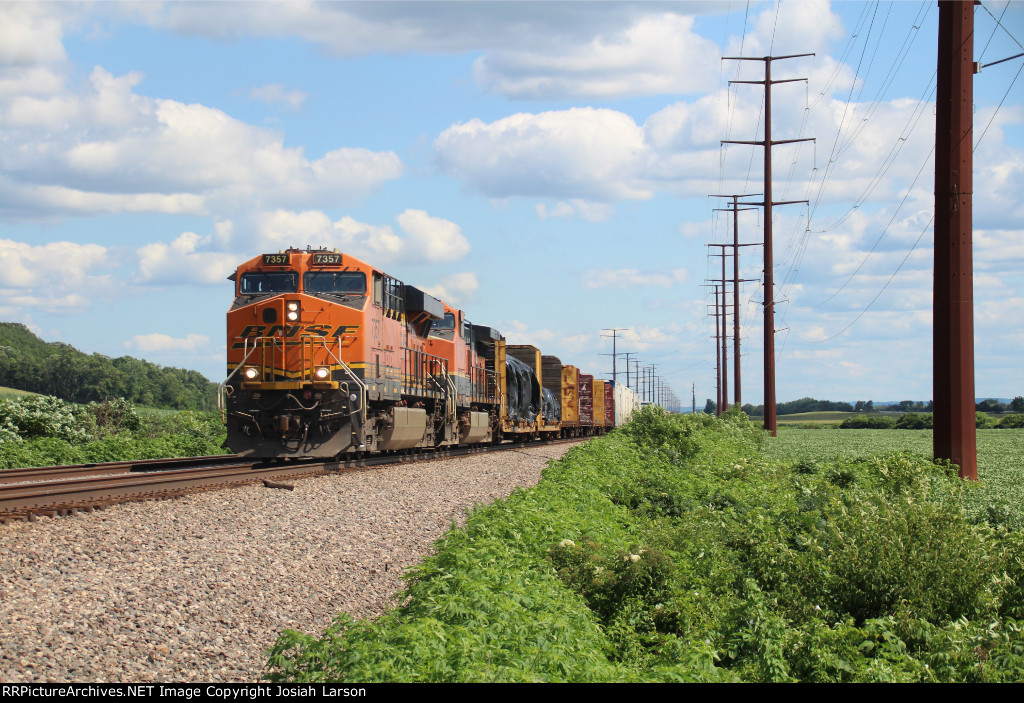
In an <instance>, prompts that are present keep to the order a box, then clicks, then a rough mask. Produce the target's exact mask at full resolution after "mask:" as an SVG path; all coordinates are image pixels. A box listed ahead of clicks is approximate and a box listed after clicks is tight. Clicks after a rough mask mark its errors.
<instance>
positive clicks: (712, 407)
mask: <svg viewBox="0 0 1024 703" xmlns="http://www.w3.org/2000/svg"><path fill="white" fill-rule="evenodd" d="M717 409H718V405H717V403H715V401H713V400H711V399H710V398H708V402H707V403H706V404H705V406H704V412H706V413H708V414H709V415H713V414H714V413H715V411H716V410H717ZM742 409H743V412H745V413H746V414H747V415H749V416H753V417H762V416H763V415H764V406H763V405H751V404H750V403H747V404H745V405H744V406H743V408H742ZM775 409H776V410H775V411H776V413H778V414H779V415H795V414H797V413H815V412H827V411H838V412H847V413H870V412H875V411H881V410H885V411H888V412H901V413H930V412H934V410H935V406H934V403H933V402H932V401H930V400H929V401H928V402H927V403H924V402H921V401H920V400H901V401H900V402H898V403H890V404H888V405H879V406H876V405H875V401H873V400H858V401H857V402H856V403H853V404H850V403H846V402H842V401H838V402H837V401H832V400H818V399H816V398H800V399H799V400H790V401H787V402H785V403H778V404H776V406H775ZM975 410H977V411H978V412H981V413H990V414H998V413H1005V412H1012V413H1024V396H1017V397H1015V398H1014V399H1013V400H1012V401H1010V402H1009V403H1000V402H999V401H998V400H996V399H994V398H988V399H987V400H983V401H981V402H980V403H977V404H976V406H975Z"/></svg>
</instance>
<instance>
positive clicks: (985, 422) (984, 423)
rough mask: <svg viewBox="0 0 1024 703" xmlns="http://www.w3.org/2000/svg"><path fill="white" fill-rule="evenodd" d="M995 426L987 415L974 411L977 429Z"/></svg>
mask: <svg viewBox="0 0 1024 703" xmlns="http://www.w3.org/2000/svg"><path fill="white" fill-rule="evenodd" d="M993 424H994V423H993V422H992V418H991V417H989V416H988V415H986V414H985V413H983V412H981V411H980V410H975V411H974V426H975V427H977V428H979V429H988V428H989V427H992V425H993Z"/></svg>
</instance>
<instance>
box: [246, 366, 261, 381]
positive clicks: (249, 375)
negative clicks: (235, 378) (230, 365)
mask: <svg viewBox="0 0 1024 703" xmlns="http://www.w3.org/2000/svg"><path fill="white" fill-rule="evenodd" d="M242 375H243V376H245V378H246V379H248V380H250V381H255V380H256V379H257V378H259V377H260V371H259V369H257V368H256V367H255V366H246V367H245V368H244V369H243V370H242Z"/></svg>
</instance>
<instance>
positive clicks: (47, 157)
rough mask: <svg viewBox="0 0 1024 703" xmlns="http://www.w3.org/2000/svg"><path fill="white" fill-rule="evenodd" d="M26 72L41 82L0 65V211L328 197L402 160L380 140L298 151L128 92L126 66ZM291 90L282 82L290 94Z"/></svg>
mask: <svg viewBox="0 0 1024 703" xmlns="http://www.w3.org/2000/svg"><path fill="white" fill-rule="evenodd" d="M36 74H37V75H38V76H39V77H40V78H41V79H44V82H45V83H46V85H47V86H48V89H47V90H46V91H43V92H44V93H45V94H43V95H39V94H37V93H38V92H39V91H26V90H25V87H26V81H25V80H24V77H20V78H19V77H17V76H16V77H14V78H11V77H7V78H6V81H5V77H4V76H3V75H2V74H0V127H2V128H3V129H4V134H5V140H4V150H3V152H2V163H3V167H4V177H3V181H4V183H3V185H4V186H5V187H4V188H3V189H2V194H0V213H7V214H8V215H14V216H20V217H27V216H33V215H35V216H48V217H52V216H54V215H58V216H59V215H61V214H95V213H108V212H160V213H188V214H206V213H207V212H209V211H212V210H217V211H220V212H224V213H231V212H234V211H246V210H251V209H253V208H254V207H260V206H262V205H265V204H273V205H275V206H286V205H293V206H303V205H311V204H315V203H319V202H324V203H328V202H329V203H331V204H335V203H337V202H339V201H340V202H345V201H351V200H353V199H357V198H360V197H362V196H364V195H366V194H368V193H370V192H372V191H374V190H375V189H377V188H378V187H379V186H380V185H381V184H382V183H384V182H386V181H388V180H391V179H394V178H397V177H399V176H400V175H401V174H402V173H403V171H404V166H403V164H402V161H401V160H400V159H399V158H398V156H397V155H395V154H394V153H392V152H374V151H370V150H368V149H361V148H344V147H343V148H338V149H334V150H332V151H329V152H327V153H325V154H324V155H323V156H321V157H320V158H317V159H310V158H307V157H306V155H305V153H304V150H303V149H302V148H301V147H286V146H285V145H284V138H283V135H282V134H280V133H278V132H275V131H273V130H270V129H266V128H263V127H256V126H253V125H249V124H246V123H244V122H242V121H240V120H237V119H235V118H233V117H231V116H229V115H227V114H226V113H224V112H222V111H220V110H217V109H215V108H211V107H207V106H204V105H199V104H185V103H181V102H178V101H175V100H163V99H154V98H149V97H146V96H143V95H140V94H138V93H136V92H135V89H136V88H137V87H138V86H139V84H140V83H141V81H142V78H143V77H142V74H141V73H138V72H130V73H128V74H125V75H123V76H114V75H113V74H111V73H110V72H108V71H106V70H104V69H103V68H102V67H99V66H97V67H96V68H94V69H93V71H92V73H91V75H90V77H89V81H88V84H87V85H86V87H85V88H84V89H82V90H81V91H80V92H77V93H76V92H70V91H68V90H66V89H64V88H63V87H62V80H58V79H57V77H56V76H55V75H54V74H52V73H48V72H47V71H46V70H45V69H41V68H40V69H36ZM58 87H60V89H59V90H58V89H57V88H58ZM19 91H21V92H19ZM266 94H267V95H269V93H266ZM298 97H299V96H298V95H297V94H296V93H295V92H294V91H293V92H292V93H282V99H287V100H291V101H292V102H293V103H294V102H296V101H297V100H298Z"/></svg>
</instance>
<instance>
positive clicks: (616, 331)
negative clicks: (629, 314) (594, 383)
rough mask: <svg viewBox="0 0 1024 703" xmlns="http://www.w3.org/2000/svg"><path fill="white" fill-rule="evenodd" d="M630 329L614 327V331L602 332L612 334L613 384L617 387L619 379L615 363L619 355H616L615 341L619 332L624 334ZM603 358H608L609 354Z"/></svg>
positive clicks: (605, 330) (606, 330) (604, 330)
mask: <svg viewBox="0 0 1024 703" xmlns="http://www.w3.org/2000/svg"><path fill="white" fill-rule="evenodd" d="M628 329H629V328H628V327H614V328H612V329H603V330H601V331H602V332H611V333H612V383H614V384H615V385H618V377H617V376H616V375H615V361H616V360H617V359H618V354H616V353H615V341H616V337H617V335H618V333H619V332H624V331H626V330H628ZM601 336H602V337H604V336H606V335H603V334H602V335H601ZM601 356H608V355H607V354H602V355H601Z"/></svg>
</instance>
